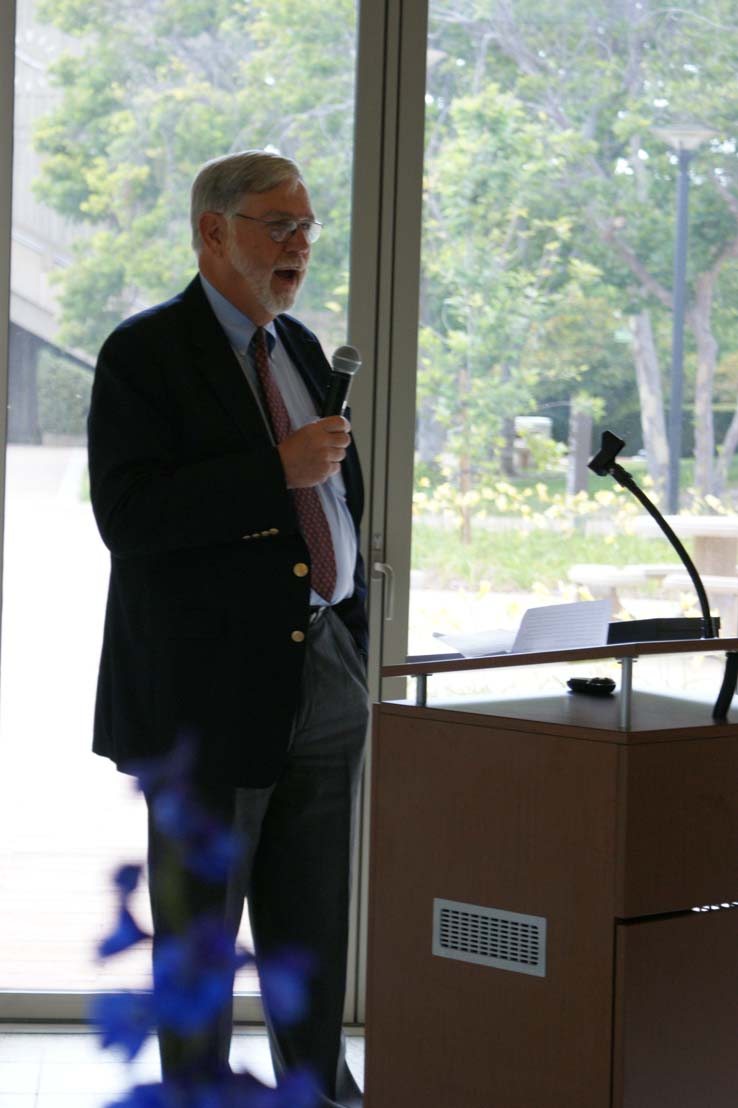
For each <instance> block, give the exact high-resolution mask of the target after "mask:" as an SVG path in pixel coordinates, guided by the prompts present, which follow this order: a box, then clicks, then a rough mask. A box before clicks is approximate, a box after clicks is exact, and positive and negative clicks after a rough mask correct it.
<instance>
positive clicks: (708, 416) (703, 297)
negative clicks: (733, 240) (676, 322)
mask: <svg viewBox="0 0 738 1108" xmlns="http://www.w3.org/2000/svg"><path fill="white" fill-rule="evenodd" d="M716 276H717V273H716V271H715V270H711V271H710V272H709V273H702V274H700V276H699V277H698V278H697V282H696V287H695V299H694V304H693V306H692V308H691V309H690V311H689V315H688V319H689V325H690V327H691V329H692V333H693V334H694V338H695V343H696V345H697V375H696V378H695V385H694V487H695V491H696V492H697V495H698V496H707V494H708V493H711V492H713V491H714V477H713V470H714V465H715V429H714V423H713V415H712V396H713V388H714V383H715V366H716V365H717V355H718V344H717V340H716V338H715V336H714V335H713V333H712V329H711V327H710V316H711V312H712V294H713V290H714V287H715V278H716Z"/></svg>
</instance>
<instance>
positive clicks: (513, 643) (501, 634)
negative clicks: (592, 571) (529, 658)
mask: <svg viewBox="0 0 738 1108" xmlns="http://www.w3.org/2000/svg"><path fill="white" fill-rule="evenodd" d="M611 616H612V601H610V600H580V601H577V602H576V603H574V604H546V605H543V606H542V607H540V608H529V609H528V611H527V612H526V613H525V614H524V616H523V618H522V620H521V621H520V627H519V628H518V630H517V633H516V632H515V631H501V630H497V631H475V632H471V633H469V634H464V632H452V633H451V634H450V635H447V634H444V633H442V632H440V631H435V632H434V637H435V638H437V639H440V640H441V641H442V642H445V643H447V644H448V645H449V646H451V647H453V649H454V650H458V652H459V654H463V656H464V657H465V658H486V657H487V656H488V655H489V654H530V653H536V652H537V651H539V650H574V649H576V648H577V647H583V646H605V645H606V643H607V632H608V629H609V625H610V618H611Z"/></svg>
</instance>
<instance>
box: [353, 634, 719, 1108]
mask: <svg viewBox="0 0 738 1108" xmlns="http://www.w3.org/2000/svg"><path fill="white" fill-rule="evenodd" d="M717 641H719V644H720V645H719V646H716V640H699V641H694V642H673V643H658V644H655V643H645V644H644V643H641V644H637V645H635V644H624V645H622V646H618V647H614V646H610V647H604V648H597V649H595V650H588V651H570V652H565V653H561V654H557V655H552V654H545V655H515V656H503V657H496V658H494V659H493V658H489V659H477V660H475V661H473V662H472V661H468V660H465V661H460V662H436V663H435V664H433V663H432V662H427V661H423V662H422V663H416V664H411V663H408V664H407V665H404V666H390V667H386V669H385V670H384V674H383V675H384V676H388V677H389V676H402V675H413V676H416V677H420V678H423V676H424V675H427V674H432V673H434V672H439V671H440V670H448V669H464V668H480V667H496V666H503V665H521V664H523V665H525V664H534V663H538V664H540V663H541V662H544V661H545V662H549V661H551V662H555V661H572V662H573V661H581V660H583V659H590V658H592V659H594V658H602V657H610V658H619V659H621V660H624V662H625V667H626V668H625V673H624V676H625V677H626V678H627V680H624V684H625V685H626V686H627V687H626V688H624V689H621V691H620V692H619V693H617V694H616V695H615V696H612V697H609V698H607V699H595V698H593V697H587V696H581V695H580V696H574V695H571V694H569V695H567V694H562V695H560V696H553V697H536V696H535V689H534V688H532V689H531V697H530V698H527V699H518V700H514V701H513V700H509V701H504V702H495V703H482V702H473V703H472V702H470V703H468V704H467V703H465V704H464V705H463V706H459V705H457V704H455V705H453V706H448V705H447V706H443V705H441V704H438V705H435V706H427V705H426V706H423V705H422V704H421V705H420V706H418V705H412V704H410V703H408V702H404V701H403V702H396V703H391V702H390V703H381V704H379V705H377V706H376V709H375V719H374V746H373V753H372V782H373V783H372V790H373V793H372V797H373V799H372V817H371V820H372V824H371V862H370V889H369V897H370V899H369V950H368V985H367V990H368V991H367V1046H366V1094H365V1097H366V1099H365V1104H366V1108H736V1104H738V725H736V724H734V723H730V722H714V721H713V720H712V718H711V706H710V705H704V704H700V703H695V702H694V701H686V700H678V699H675V698H670V697H665V696H657V695H653V694H643V693H637V692H632V691H631V689H630V687H629V686H630V680H629V675H630V670H629V665H630V664H632V659H633V658H635V657H637V656H639V655H642V654H675V653H681V652H686V651H693V652H697V651H706V650H711V651H715V650H720V651H731V652H734V651H736V650H738V639H721V640H717ZM629 660H630V662H629ZM533 672H534V671H531V674H532V673H533ZM419 685H420V687H421V690H422V688H423V685H424V680H421V681H419ZM716 693H717V688H716ZM626 699H627V701H628V702H627V704H626V703H625V701H626Z"/></svg>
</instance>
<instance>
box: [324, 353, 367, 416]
mask: <svg viewBox="0 0 738 1108" xmlns="http://www.w3.org/2000/svg"><path fill="white" fill-rule="evenodd" d="M331 362H332V365H333V371H332V373H331V380H330V384H329V385H328V391H327V392H326V394H325V400H324V401H323V408H322V411H321V413H320V418H321V419H325V417H326V416H334V415H343V409H344V408H345V407H346V400H347V399H348V394H349V389H350V388H351V381H352V380H353V376H354V374H355V373H356V371H357V369H358V368H359V367H360V365H361V355H360V354H359V351H358V350H357V349H356V347H354V346H339V347H338V350H336V351H335V352H334V354H333V357H332V359H331Z"/></svg>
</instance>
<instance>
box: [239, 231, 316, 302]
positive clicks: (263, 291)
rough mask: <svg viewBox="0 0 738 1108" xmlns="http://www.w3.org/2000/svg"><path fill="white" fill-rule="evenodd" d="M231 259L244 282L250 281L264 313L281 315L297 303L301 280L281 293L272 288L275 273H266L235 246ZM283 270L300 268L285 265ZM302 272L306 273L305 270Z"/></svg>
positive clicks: (252, 290) (250, 285) (250, 286)
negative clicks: (272, 278)
mask: <svg viewBox="0 0 738 1108" xmlns="http://www.w3.org/2000/svg"><path fill="white" fill-rule="evenodd" d="M229 257H230V261H231V264H232V266H233V267H234V269H236V270H237V271H238V272H239V273H240V275H241V276H242V277H243V278H244V280H246V281H248V284H249V288H250V289H251V292H252V293H253V295H254V296H255V297H256V299H257V301H258V302H259V304H260V305H261V307H262V308H263V309H264V311H266V312H269V314H270V315H279V313H280V312H286V311H288V310H289V309H290V308H291V307H292V305H293V304H294V303H295V300H296V299H297V294H298V292H299V291H300V289H301V287H302V281H301V280H300V281H298V283H297V284H296V285H295V287H294V288H289V289H284V290H282V291H281V292H280V291H277V290H275V289H273V288H272V286H271V277H272V272H273V271H268V270H267V271H265V270H264V269H263V268H261V267H260V266H258V265H256V264H254V262H252V261H251V260H250V259H249V258H247V257H245V256H244V254H243V253H242V252H241V251H240V250H239V249H238V247H237V246H235V245H234V244H231V246H230V249H229ZM281 268H283V269H295V270H298V269H299V268H300V267H299V266H288V265H285V266H282V267H281ZM302 272H303V273H304V270H302Z"/></svg>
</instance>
